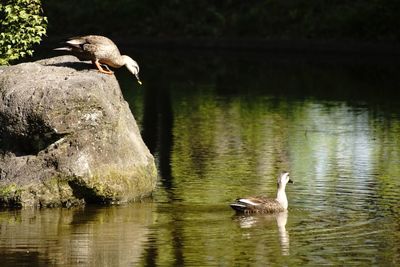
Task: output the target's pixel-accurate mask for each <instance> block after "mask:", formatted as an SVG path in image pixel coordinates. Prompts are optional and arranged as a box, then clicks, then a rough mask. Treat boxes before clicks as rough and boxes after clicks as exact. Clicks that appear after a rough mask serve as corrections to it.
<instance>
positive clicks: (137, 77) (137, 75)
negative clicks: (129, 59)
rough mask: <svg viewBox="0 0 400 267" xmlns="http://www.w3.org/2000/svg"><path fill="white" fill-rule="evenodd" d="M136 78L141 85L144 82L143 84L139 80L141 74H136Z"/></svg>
mask: <svg viewBox="0 0 400 267" xmlns="http://www.w3.org/2000/svg"><path fill="white" fill-rule="evenodd" d="M135 77H136V79H137V82H138V83H139V84H140V85H141V84H142V82H141V81H140V79H139V74H135Z"/></svg>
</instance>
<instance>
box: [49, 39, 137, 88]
mask: <svg viewBox="0 0 400 267" xmlns="http://www.w3.org/2000/svg"><path fill="white" fill-rule="evenodd" d="M65 44H66V46H65V47H61V48H56V49H55V50H64V51H69V53H71V54H73V55H74V56H76V57H77V58H79V59H80V60H91V61H92V62H93V64H95V65H96V67H97V69H98V70H99V71H100V72H102V73H105V74H113V72H112V71H111V70H110V69H109V68H108V66H110V67H113V68H120V67H122V66H126V67H127V68H128V70H129V71H130V72H131V73H132V74H134V75H135V76H136V78H137V80H138V82H139V83H140V84H141V81H140V79H139V76H138V73H139V65H138V64H137V63H136V61H134V60H133V59H132V58H130V57H129V56H126V55H121V53H120V52H119V49H118V47H117V46H116V45H115V44H114V42H113V41H111V40H110V39H109V38H107V37H104V36H99V35H86V36H77V37H72V38H69V39H68V41H66V42H65ZM103 67H104V68H106V70H104V69H103Z"/></svg>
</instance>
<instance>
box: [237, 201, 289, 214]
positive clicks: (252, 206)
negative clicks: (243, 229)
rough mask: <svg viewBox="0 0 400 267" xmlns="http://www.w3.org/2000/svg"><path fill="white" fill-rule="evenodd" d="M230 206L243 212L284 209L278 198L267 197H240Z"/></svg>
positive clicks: (266, 211) (270, 211)
mask: <svg viewBox="0 0 400 267" xmlns="http://www.w3.org/2000/svg"><path fill="white" fill-rule="evenodd" d="M230 206H231V208H232V209H234V210H235V211H237V212H241V213H276V212H281V211H284V208H283V207H282V205H281V204H280V203H279V202H278V201H277V200H276V199H273V198H266V197H246V198H238V199H236V201H235V202H234V203H232V204H230Z"/></svg>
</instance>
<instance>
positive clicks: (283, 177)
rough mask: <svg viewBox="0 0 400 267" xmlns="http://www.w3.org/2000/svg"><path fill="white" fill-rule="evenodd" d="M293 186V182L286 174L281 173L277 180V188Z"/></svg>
mask: <svg viewBox="0 0 400 267" xmlns="http://www.w3.org/2000/svg"><path fill="white" fill-rule="evenodd" d="M288 183H290V184H293V183H294V182H293V180H291V179H290V177H289V173H288V172H282V173H281V175H280V176H279V178H278V187H280V186H286V184H288Z"/></svg>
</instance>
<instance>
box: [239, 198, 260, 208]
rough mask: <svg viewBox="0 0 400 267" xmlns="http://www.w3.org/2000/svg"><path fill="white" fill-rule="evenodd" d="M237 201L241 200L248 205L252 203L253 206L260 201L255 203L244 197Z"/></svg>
mask: <svg viewBox="0 0 400 267" xmlns="http://www.w3.org/2000/svg"><path fill="white" fill-rule="evenodd" d="M239 202H242V203H245V204H249V205H253V206H257V205H260V203H255V202H253V201H251V200H248V199H246V198H241V199H239Z"/></svg>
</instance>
